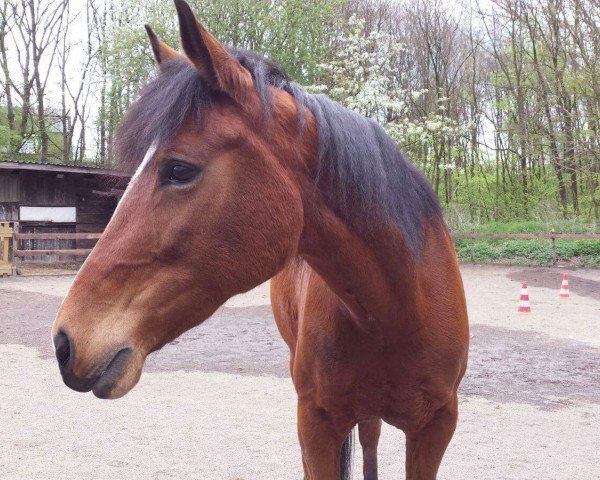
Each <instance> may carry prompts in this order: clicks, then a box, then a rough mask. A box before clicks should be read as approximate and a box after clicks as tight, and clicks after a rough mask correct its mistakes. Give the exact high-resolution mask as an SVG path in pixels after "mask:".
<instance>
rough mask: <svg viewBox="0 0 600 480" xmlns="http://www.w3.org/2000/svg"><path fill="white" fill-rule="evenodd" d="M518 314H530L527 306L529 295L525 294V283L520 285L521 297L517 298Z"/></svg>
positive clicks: (529, 307)
mask: <svg viewBox="0 0 600 480" xmlns="http://www.w3.org/2000/svg"><path fill="white" fill-rule="evenodd" d="M518 312H519V313H531V305H529V293H528V292H527V282H523V284H522V285H521V297H520V298H519V310H518Z"/></svg>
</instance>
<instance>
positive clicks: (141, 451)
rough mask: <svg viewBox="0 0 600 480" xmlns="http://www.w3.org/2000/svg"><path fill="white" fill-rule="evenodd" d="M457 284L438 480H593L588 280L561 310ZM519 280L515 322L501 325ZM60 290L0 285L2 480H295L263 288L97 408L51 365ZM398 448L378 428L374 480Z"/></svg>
mask: <svg viewBox="0 0 600 480" xmlns="http://www.w3.org/2000/svg"><path fill="white" fill-rule="evenodd" d="M462 270H463V278H464V281H465V287H466V291H467V299H468V303H469V312H470V318H471V324H472V333H473V334H474V337H473V339H472V345H471V354H470V355H471V356H470V366H469V370H468V372H467V376H466V377H465V380H464V382H463V384H462V386H461V404H462V406H461V418H460V420H459V427H458V430H457V433H456V435H455V438H454V441H453V442H452V443H451V446H450V448H449V450H448V452H447V455H446V457H445V460H444V463H443V466H442V469H441V471H440V478H441V479H465V478H470V479H515V480H516V479H519V480H521V479H565V480H566V479H569V480H571V479H584V480H587V479H600V466H599V465H598V461H597V460H598V445H600V429H599V428H598V425H599V424H600V272H599V271H593V270H585V271H584V270H580V271H576V272H571V277H570V280H571V281H570V284H571V295H572V298H571V299H569V300H567V301H564V300H559V299H558V289H559V287H560V281H561V275H562V270H561V269H523V268H512V267H489V266H483V267H481V266H464V267H463V269H462ZM521 280H527V281H528V282H529V285H530V297H531V299H532V310H533V313H532V314H531V315H529V316H520V315H517V313H516V307H517V299H518V295H519V289H520V284H519V282H520V281H521ZM71 281H72V277H26V278H9V279H0V308H1V310H0V311H1V312H2V313H0V358H2V359H3V361H2V364H3V375H2V376H1V377H0V392H1V394H0V419H2V421H0V440H1V444H2V447H3V448H2V449H0V468H1V471H2V474H1V475H0V477H1V478H3V479H4V478H7V479H63V478H64V479H67V478H68V479H73V478H77V479H97V478H107V479H121V478H128V479H138V478H139V479H194V478H202V479H228V480H234V479H235V480H240V479H245V480H250V479H287V478H295V479H299V478H301V474H300V472H301V463H300V457H299V450H298V447H297V441H296V433H295V394H294V390H293V387H292V385H291V382H290V380H289V378H288V372H287V368H288V359H287V348H286V347H285V345H284V344H283V342H282V341H281V339H280V338H279V335H278V333H277V330H276V328H275V325H274V323H273V320H272V317H271V313H270V307H269V306H268V285H263V286H261V287H259V288H258V289H256V290H254V291H253V292H250V293H249V294H246V295H243V296H239V297H236V298H234V299H232V300H231V301H230V302H228V304H227V305H226V306H225V307H223V308H222V309H221V310H219V311H218V312H217V314H215V315H214V316H213V318H211V319H210V320H209V321H208V322H207V323H205V324H204V325H202V326H201V327H199V328H196V329H193V330H192V331H190V332H188V333H186V334H185V335H184V336H182V337H181V338H179V339H178V340H176V341H175V342H173V343H172V344H171V345H168V346H167V347H165V348H164V349H163V350H162V351H160V352H157V353H156V354H153V355H152V356H151V357H150V358H149V359H148V363H147V365H146V368H145V373H144V375H143V376H142V380H141V381H140V384H139V385H138V386H137V387H136V388H135V389H134V391H133V392H131V393H130V394H129V395H127V396H126V397H125V398H123V399H121V400H118V401H114V402H104V401H99V400H97V399H96V398H95V397H93V396H92V395H91V394H89V395H81V394H76V393H75V392H72V391H70V390H68V389H67V388H66V387H65V386H64V385H63V384H62V382H61V380H60V377H59V375H58V371H57V367H56V364H55V361H54V360H53V358H51V357H52V352H51V348H50V343H49V329H50V325H51V323H52V320H53V317H54V314H55V312H56V310H57V309H58V306H59V304H60V301H61V298H62V296H63V295H64V294H65V293H66V290H67V289H68V286H69V285H70V282H71ZM403 444H404V439H403V435H402V433H401V432H399V431H397V430H395V429H393V428H391V427H387V426H384V430H383V434H382V440H381V447H380V455H379V457H380V464H381V468H380V471H381V478H382V479H383V480H385V479H388V478H389V479H392V478H403V473H402V471H403V461H404V455H403ZM355 453H356V460H355V466H356V470H357V472H358V470H360V463H358V462H359V461H360V448H356V451H355ZM355 478H359V475H358V474H356V475H355Z"/></svg>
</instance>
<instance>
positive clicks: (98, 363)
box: [52, 0, 469, 480]
mask: <svg viewBox="0 0 600 480" xmlns="http://www.w3.org/2000/svg"><path fill="white" fill-rule="evenodd" d="M175 4H176V8H177V13H178V18H179V27H180V35H181V41H182V46H183V50H184V53H185V54H180V53H178V52H177V51H175V50H174V49H172V48H170V47H169V46H167V45H166V44H165V43H163V42H162V41H161V40H159V39H158V38H157V36H156V35H155V34H154V33H153V31H152V30H151V29H150V28H149V27H146V28H147V31H148V34H149V37H150V43H151V47H152V50H153V53H154V56H155V60H156V63H157V65H158V74H157V76H156V78H155V79H154V80H152V81H150V82H149V83H148V84H147V85H146V87H144V89H142V91H141V93H140V95H139V98H138V99H137V101H136V102H134V103H133V104H132V105H131V107H130V108H129V110H128V112H127V113H126V115H125V117H124V119H123V121H122V123H121V125H120V127H119V132H118V140H117V143H116V146H115V150H116V153H117V156H118V157H119V159H120V160H121V161H123V162H125V163H126V164H128V165H130V166H131V168H132V171H133V169H134V168H135V167H136V166H137V169H136V170H135V173H134V174H133V176H132V178H131V181H130V183H129V185H128V187H127V189H126V191H125V193H124V195H123V197H122V199H121V200H120V202H119V205H118V207H117V209H116V211H115V213H114V215H113V217H112V219H111V221H110V222H109V224H108V226H107V228H106V230H105V232H104V234H103V235H102V237H101V238H100V240H99V241H98V243H97V245H96V246H95V248H94V249H93V251H92V253H91V254H90V255H89V257H88V258H87V260H86V261H85V263H84V265H83V266H82V268H81V270H80V271H79V273H78V274H77V276H76V278H75V280H74V282H73V285H72V287H71V289H70V291H69V292H68V295H67V296H66V298H65V299H64V302H63V303H62V305H61V308H60V310H59V312H58V315H57V318H56V321H55V323H54V325H53V329H52V335H53V342H54V348H55V352H56V357H57V360H58V364H59V368H60V372H61V374H62V378H63V380H64V382H65V383H66V384H67V385H68V386H69V387H71V388H72V389H74V390H77V391H81V392H88V391H90V390H91V391H93V393H94V394H95V395H96V396H97V397H99V398H118V397H121V396H123V395H125V394H126V393H127V392H128V391H130V390H131V389H132V388H133V387H134V385H135V384H136V383H137V382H138V380H139V378H140V375H141V371H142V367H143V364H144V361H145V359H146V356H147V355H148V354H149V353H150V352H153V351H155V350H158V349H160V348H161V347H162V346H164V345H165V344H167V343H168V342H170V341H172V340H173V339H175V338H176V337H177V336H179V335H181V334H182V333H183V332H185V331H186V330H188V329H190V328H192V327H194V326H196V325H199V324H200V323H202V322H203V321H204V320H206V319H207V318H208V317H210V316H211V315H212V314H213V313H214V312H215V310H216V309H217V308H219V307H220V306H221V305H223V303H224V302H225V301H226V300H227V299H229V298H230V297H232V296H234V295H236V294H239V293H242V292H246V291H248V290H250V289H252V288H254V287H256V286H257V285H259V284H261V283H263V282H265V281H267V280H269V279H271V303H272V307H273V312H274V316H275V320H276V323H277V327H278V329H279V331H280V333H281V335H282V337H283V339H284V340H285V342H286V343H287V345H288V346H289V349H290V353H291V355H290V371H291V376H292V379H293V383H294V386H295V389H296V392H297V395H298V403H297V415H298V435H299V440H300V445H301V451H302V460H303V468H304V475H305V478H306V479H311V480H334V479H336V480H337V479H340V478H348V465H349V460H348V459H349V453H350V438H351V437H350V434H351V432H352V429H353V427H354V426H355V425H358V434H359V440H360V442H361V445H362V448H363V451H364V465H363V472H364V478H366V479H369V480H372V479H375V478H377V444H378V440H379V433H380V428H381V422H382V420H383V421H385V422H387V423H388V424H391V425H393V426H395V427H397V428H399V429H401V430H403V431H404V433H405V435H406V478H407V479H409V480H417V479H419V480H428V479H434V478H436V475H437V470H438V467H439V465H440V462H441V460H442V456H443V454H444V452H445V450H446V447H447V445H448V443H449V441H450V439H451V437H452V435H453V433H454V429H455V425H456V421H457V410H458V401H457V388H458V385H459V383H460V381H461V378H462V376H463V374H464V372H465V368H466V365H467V350H468V343H469V331H468V330H469V329H468V320H467V311H466V306H465V298H464V292H463V287H462V281H461V276H460V272H459V267H458V263H457V260H456V255H455V252H454V247H453V243H452V240H451V238H450V235H449V233H448V230H447V228H446V226H445V223H444V221H443V218H442V214H441V211H440V207H439V203H438V200H437V197H436V195H435V194H434V192H433V191H432V189H431V187H430V185H429V184H428V182H427V180H426V179H425V177H424V176H423V175H422V174H421V173H420V172H419V171H418V170H417V169H416V168H415V167H414V166H413V165H412V164H411V163H410V162H408V161H407V160H406V159H405V158H403V156H402V155H401V153H400V151H399V149H398V147H397V146H396V144H395V143H394V142H393V141H392V139H391V138H389V137H388V136H387V135H386V134H385V133H384V131H383V129H382V128H381V127H380V126H379V125H377V124H376V123H375V122H373V121H371V120H368V119H365V118H363V117H362V116H360V115H358V114H357V113H354V112H352V111H349V110H346V109H345V108H343V107H342V106H340V105H339V104H337V103H335V102H333V101H332V100H330V99H328V98H327V97H326V96H323V95H312V94H309V93H307V92H306V91H305V90H304V89H303V88H302V87H300V86H299V85H297V84H295V83H293V82H292V81H290V80H289V79H288V77H287V76H286V75H285V74H284V73H283V72H282V71H281V70H280V69H279V68H278V67H277V66H275V65H274V64H272V63H271V62H270V61H268V60H266V59H264V58H262V57H261V56H259V55H257V54H255V53H252V52H248V51H244V50H240V49H235V48H226V47H224V46H223V45H221V44H220V43H219V42H218V41H217V40H216V39H215V38H214V37H213V36H212V35H211V34H210V33H209V32H208V31H207V30H206V29H205V28H204V27H203V26H202V24H201V23H199V22H198V21H197V20H196V18H195V17H194V15H193V13H192V11H191V9H190V8H189V6H188V5H187V4H186V3H185V2H184V1H183V0H176V1H175Z"/></svg>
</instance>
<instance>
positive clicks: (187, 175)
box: [160, 160, 200, 185]
mask: <svg viewBox="0 0 600 480" xmlns="http://www.w3.org/2000/svg"><path fill="white" fill-rule="evenodd" d="M160 170H161V171H160V179H161V183H162V184H175V185H182V184H185V183H189V182H191V181H192V180H193V179H194V178H196V177H197V176H198V174H199V173H200V169H199V168H198V167H197V166H196V165H192V164H191V163H187V162H183V161H181V160H171V161H168V162H167V163H166V164H164V166H163V167H162V168H161V169H160Z"/></svg>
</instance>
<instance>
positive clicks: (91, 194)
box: [0, 161, 128, 262]
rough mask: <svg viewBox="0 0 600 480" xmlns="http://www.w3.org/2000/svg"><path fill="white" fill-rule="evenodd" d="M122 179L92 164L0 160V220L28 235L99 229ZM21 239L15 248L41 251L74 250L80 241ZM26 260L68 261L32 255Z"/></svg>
mask: <svg viewBox="0 0 600 480" xmlns="http://www.w3.org/2000/svg"><path fill="white" fill-rule="evenodd" d="M127 181H128V175H127V174H125V173H123V172H119V171H116V170H110V169H106V168H99V167H95V166H88V165H64V164H48V163H25V162H18V161H0V222H8V223H9V224H10V226H11V227H13V228H14V231H15V232H19V233H27V234H39V233H97V232H102V231H103V230H104V228H105V227H106V225H107V223H108V221H109V220H110V217H111V216H112V214H113V212H114V210H115V208H116V206H117V202H118V200H119V198H120V196H121V195H122V193H123V191H124V189H125V186H126V184H127ZM21 242H22V243H23V245H20V246H19V248H23V249H26V250H45V249H71V248H79V242H82V241H81V240H77V241H75V240H69V239H56V240H47V239H45V240H40V239H28V240H21ZM76 242H77V244H76ZM83 242H85V241H83ZM88 243H89V242H88ZM83 246H84V247H85V246H86V245H83ZM40 253H41V252H40ZM26 260H27V261H42V262H47V261H56V260H67V259H65V258H57V256H52V257H48V256H45V257H44V256H32V257H31V258H27V259H26Z"/></svg>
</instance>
